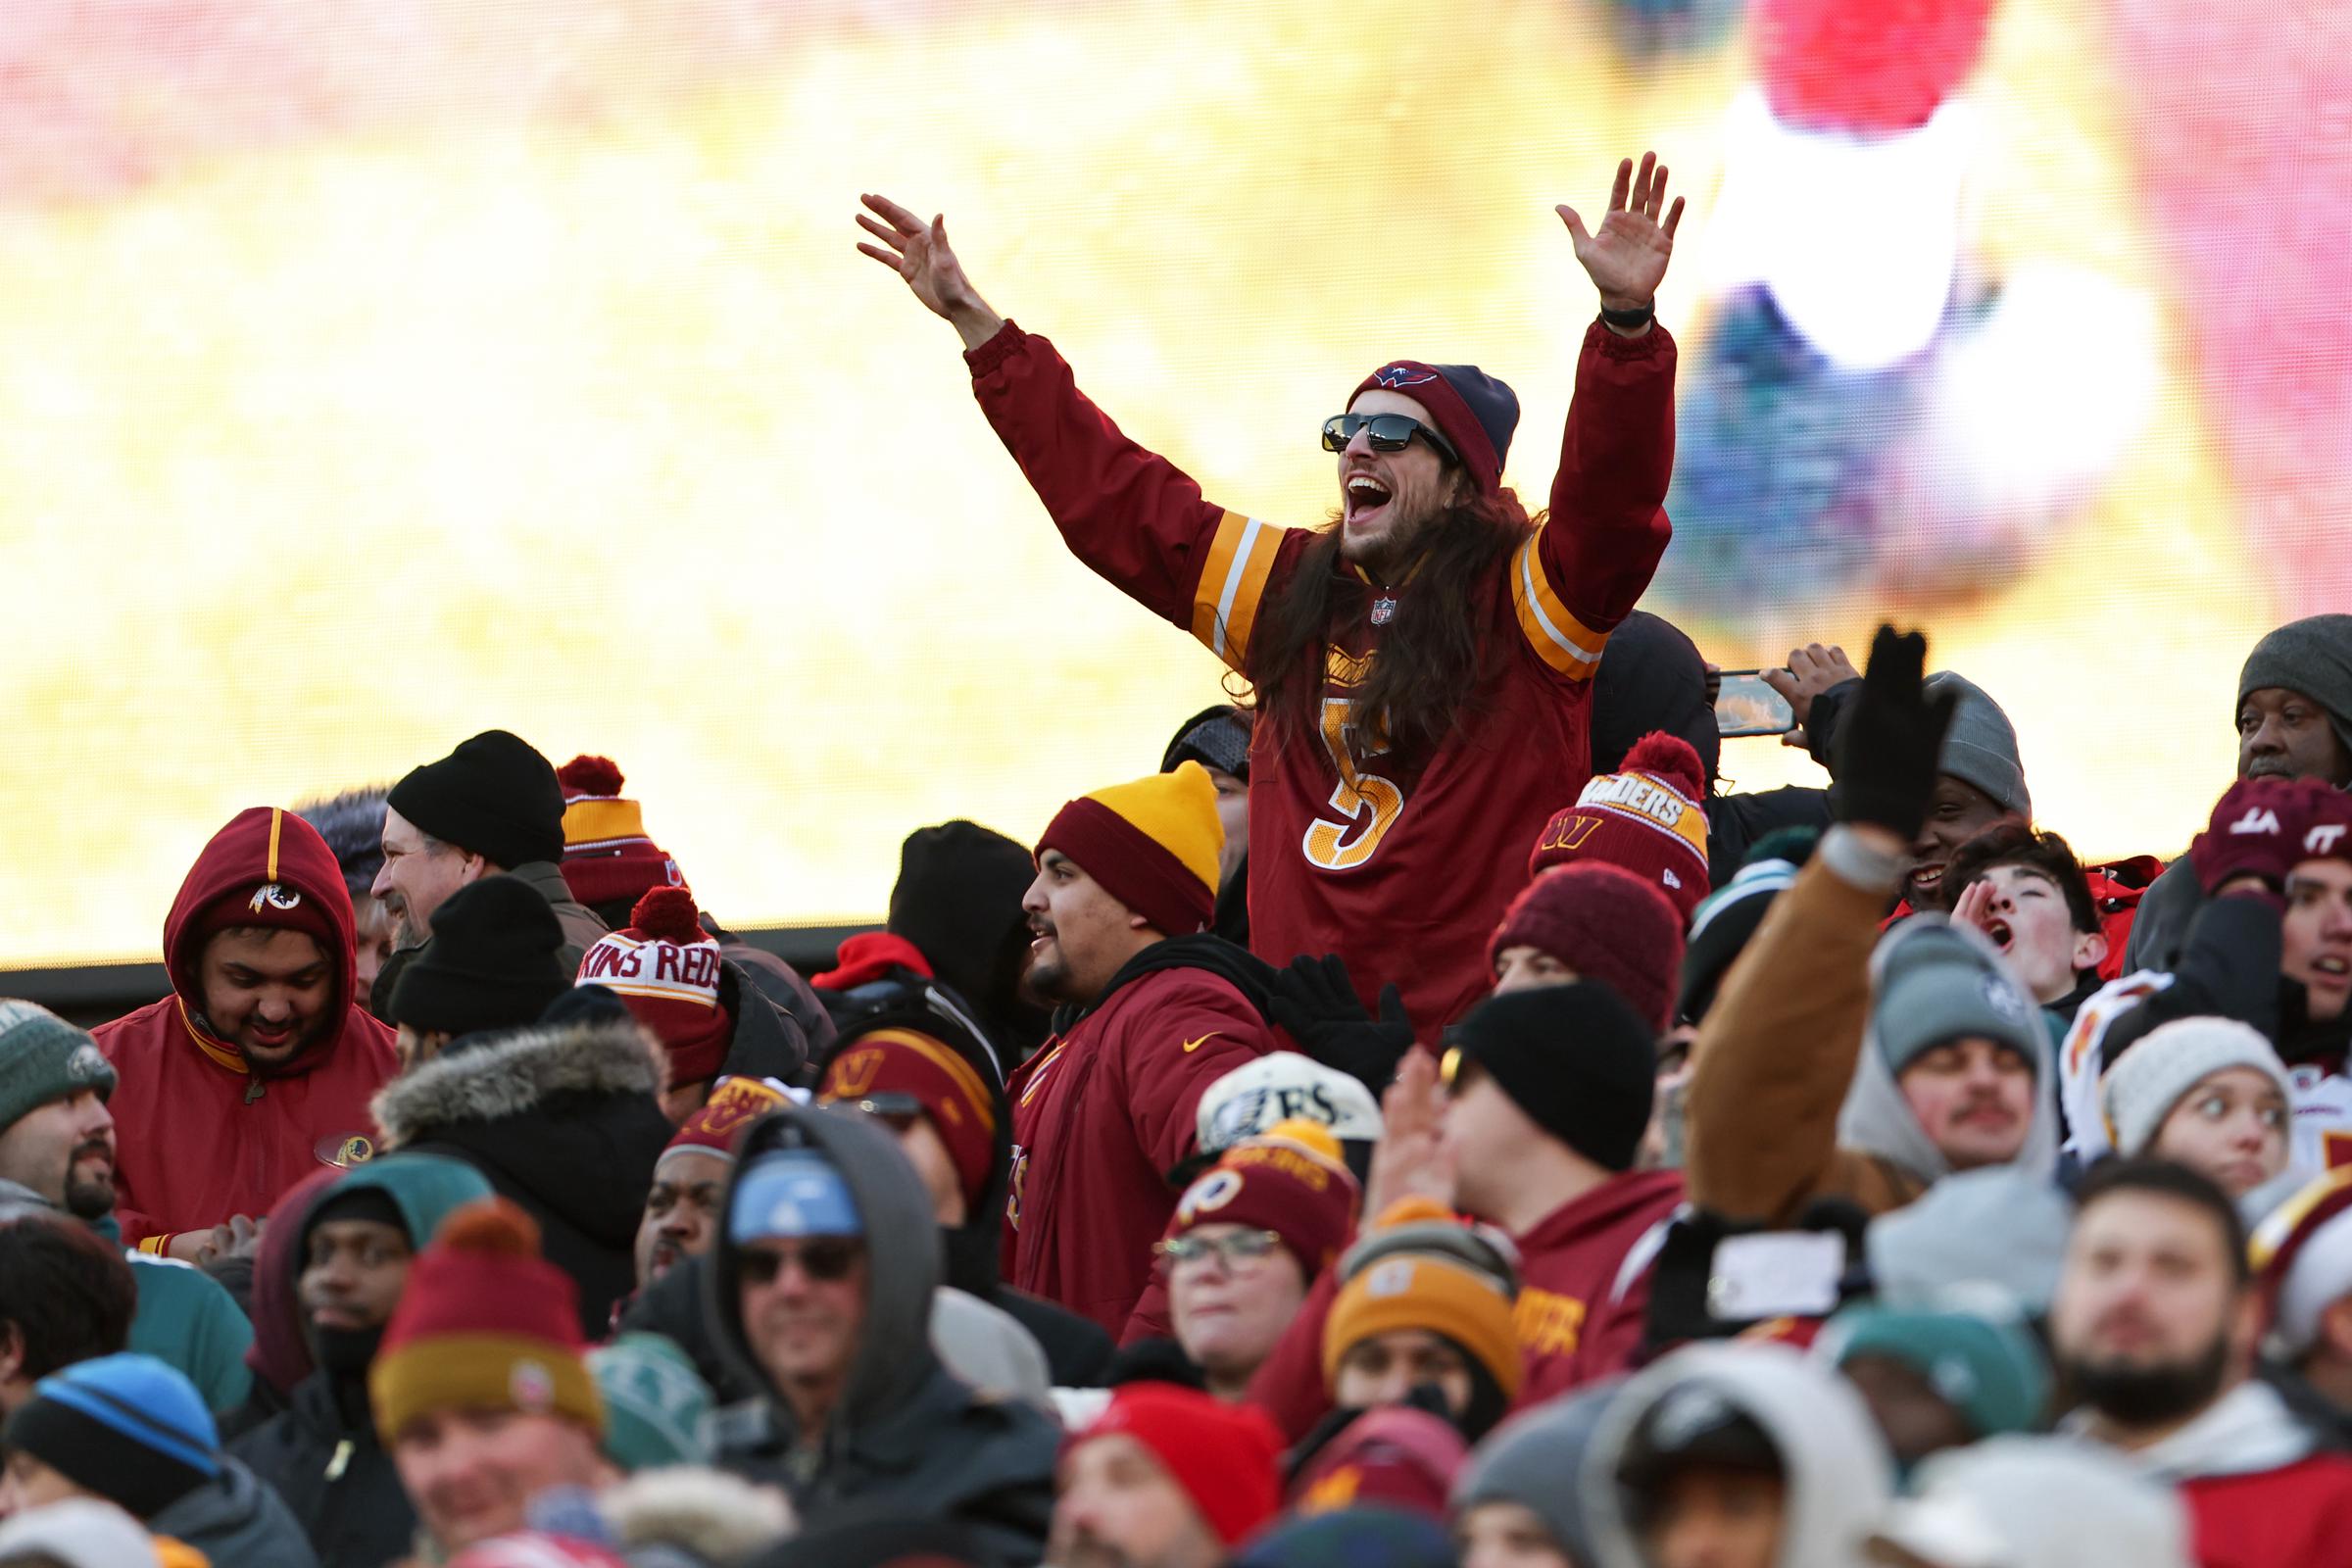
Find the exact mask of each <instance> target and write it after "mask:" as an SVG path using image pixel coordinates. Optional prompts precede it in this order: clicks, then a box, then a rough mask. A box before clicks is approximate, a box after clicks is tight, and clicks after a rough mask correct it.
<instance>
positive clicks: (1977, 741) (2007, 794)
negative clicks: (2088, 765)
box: [1922, 669, 2034, 818]
mask: <svg viewBox="0 0 2352 1568" xmlns="http://www.w3.org/2000/svg"><path fill="white" fill-rule="evenodd" d="M1922 687H1923V689H1924V690H1925V691H1926V692H1927V694H1928V695H1929V696H1931V697H1933V696H1935V695H1936V693H1938V692H1957V693H1959V694H1960V705H1959V707H1958V708H1956V709H1954V710H1953V711H1952V727H1951V728H1950V729H1948V730H1946V731H1945V732H1944V736H1943V750H1942V752H1941V753H1940V754H1938V755H1937V757H1936V771H1937V772H1938V773H1949V774H1950V775H1951V776H1952V777H1954V778H1956V779H1958V780H1959V781H1960V782H1961V783H1963V784H1973V785H1975V786H1976V787H1977V788H1978V789H1981V790H1983V791H1984V792H1985V794H1986V795H1988V796H1990V797H1991V798H1992V802H1993V804H1994V805H1996V806H1998V807H1999V808H2000V809H2002V810H2004V811H2011V812H2014V813H2016V814H2017V815H2019V816H2023V817H2028V818H2031V817H2032V816H2033V814H2034V797H2033V796H2031V795H2029V794H2027V793H2026V764H2025V761H2024V760H2023V759H2022V758H2021V757H2020V756H2019V754H2018V750H2017V730H2016V728H2015V727H2014V726H2013V725H2011V724H2010V722H2009V715H2008V714H2007V713H2005V712H2003V711H2001V705H2000V704H1998V703H1996V702H1994V701H1993V700H1992V699H1991V698H1989V697H1987V696H1985V689H1984V688H1983V687H1981V686H1979V685H1978V684H1977V683H1976V682H1974V681H1972V680H1970V679H1969V678H1968V677H1967V676H1965V675H1956V674H1954V673H1952V672H1951V671H1950V670H1948V669H1944V670H1938V671H1936V673H1935V674H1933V675H1930V676H1929V677H1928V678H1927V680H1926V681H1925V682H1923V683H1922Z"/></svg>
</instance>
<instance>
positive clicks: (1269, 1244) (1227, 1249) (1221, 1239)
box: [1152, 1231, 1282, 1269]
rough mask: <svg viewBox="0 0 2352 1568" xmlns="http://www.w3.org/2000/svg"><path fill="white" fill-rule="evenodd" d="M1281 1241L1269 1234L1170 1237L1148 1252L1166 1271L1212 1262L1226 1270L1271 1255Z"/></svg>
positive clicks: (1248, 1233) (1237, 1232)
mask: <svg viewBox="0 0 2352 1568" xmlns="http://www.w3.org/2000/svg"><path fill="white" fill-rule="evenodd" d="M1281 1245H1282V1238H1281V1237H1279V1236H1277V1235H1275V1234H1274V1233H1273V1232H1272V1231H1232V1232H1229V1233H1227V1234H1226V1235H1223V1236H1171V1237H1169V1238H1168V1239H1167V1240H1166V1241H1164V1242H1161V1243H1159V1244H1157V1245H1156V1246H1154V1247H1153V1248H1152V1251H1153V1252H1155V1253H1157V1254H1158V1256H1159V1260H1160V1261H1161V1262H1162V1263H1164V1264H1165V1265H1167V1266H1168V1267H1169V1268H1174V1267H1176V1266H1177V1265H1178V1264H1181V1263H1191V1262H1195V1261H1201V1260H1205V1259H1207V1258H1211V1257H1213V1258H1215V1259H1216V1260H1217V1261H1218V1262H1219V1263H1221V1264H1223V1265H1224V1266H1225V1267H1226V1268H1229V1269H1236V1268H1240V1267H1241V1266H1242V1265H1243V1264H1244V1263H1250V1262H1254V1261H1256V1260H1257V1259H1258V1258H1261V1257H1265V1256H1267V1255H1269V1254H1270V1253H1272V1252H1273V1250H1274V1249H1276V1248H1277V1247H1280V1246H1281Z"/></svg>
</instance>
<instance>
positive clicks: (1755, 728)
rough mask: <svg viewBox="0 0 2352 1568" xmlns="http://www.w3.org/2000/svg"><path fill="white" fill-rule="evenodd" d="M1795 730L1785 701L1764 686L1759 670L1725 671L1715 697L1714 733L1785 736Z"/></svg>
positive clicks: (1732, 735)
mask: <svg viewBox="0 0 2352 1568" xmlns="http://www.w3.org/2000/svg"><path fill="white" fill-rule="evenodd" d="M1794 728H1796V713H1795V711H1793V710H1791V709H1790V708H1789V699H1788V698H1786V697H1783V696H1782V695H1781V694H1780V693H1779V692H1776V691H1774V690H1773V689H1772V688H1771V687H1770V686H1767V685H1765V684H1764V672H1763V671H1762V670H1760V669H1727V670H1725V671H1724V672H1723V684H1722V686H1721V688H1720V689H1719V690H1718V691H1717V692H1716V694H1715V730H1716V733H1717V734H1719V735H1722V736H1724V737H1726V738H1727V739H1728V738H1730V737H1734V736H1740V735H1786V734H1788V733H1789V731H1790V730H1792V729H1794Z"/></svg>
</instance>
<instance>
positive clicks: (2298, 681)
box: [2237, 615, 2352, 754]
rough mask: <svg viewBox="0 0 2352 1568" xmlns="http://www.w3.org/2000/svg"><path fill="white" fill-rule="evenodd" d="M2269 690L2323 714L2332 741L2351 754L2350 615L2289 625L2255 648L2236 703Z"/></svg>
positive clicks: (2240, 674) (2313, 617)
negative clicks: (2302, 699)
mask: <svg viewBox="0 0 2352 1568" xmlns="http://www.w3.org/2000/svg"><path fill="white" fill-rule="evenodd" d="M2274 687H2276V688H2278V689H2280V690H2283V691H2290V692H2301V693H2302V694H2303V695H2304V696H2306V697H2308V698H2310V699H2311V700H2312V701H2313V702H2315V703H2317V704H2319V705H2320V706H2321V707H2322V708H2324V709H2326V710H2327V722H2328V723H2329V724H2330V725H2331V726H2332V727H2333V728H2334V730H2335V738H2336V739H2337V740H2338V741H2340V742H2341V743H2342V744H2343V748H2344V750H2345V752H2346V753H2348V754H2352V615H2311V616H2307V617H2306V618H2304V619H2302V620H2290V621H2288V622H2287V623H2286V624H2285V625H2283V626H2281V627H2279V628H2278V630H2277V631H2275V632H2272V633H2271V634H2270V635H2269V636H2268V637H2265V638H2264V639H2263V640H2262V641H2260V642H2258V643H2256V644H2255V645H2254V651H2253V652H2252V653H2250V654H2248V655H2247V656H2246V667H2245V668H2244V669H2242V670H2240V671H2239V672H2238V676H2237V700H2238V701H2239V702H2240V703H2243V702H2244V701H2245V700H2246V694H2247V693H2248V692H2258V691H2264V690H2267V689H2270V688H2274Z"/></svg>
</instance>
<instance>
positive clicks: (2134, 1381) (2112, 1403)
mask: <svg viewBox="0 0 2352 1568" xmlns="http://www.w3.org/2000/svg"><path fill="white" fill-rule="evenodd" d="M2065 1372H2066V1382H2067V1387H2068V1388H2069V1389H2070V1390H2072V1391H2073V1394H2074V1397H2075V1399H2076V1401H2077V1402H2078V1403H2081V1404H2086V1405H2088V1406H2090V1407H2091V1408H2092V1409H2094V1410H2096V1411H2098V1412H2099V1414H2101V1415H2103V1416H2106V1417H2107V1418H2108V1419H2109V1420H2111V1421H2116V1422H2120V1423H2122V1424H2123V1425H2125V1426H2133V1427H2145V1426H2157V1425H2161V1424H2162V1423H2165V1422H2168V1421H2178V1420H2180V1419H2181V1418H2182V1417H2183V1416H2188V1415H2193V1414H2195V1413H2196V1412H2197V1411H2199V1410H2201V1409H2203V1408H2204V1407H2205V1406H2206V1405H2208V1404H2211V1403H2212V1402H2213V1401H2214V1399H2215V1397H2217V1396H2219V1395H2220V1394H2221V1392H2222V1381H2223V1379H2224V1378H2226V1377H2227V1376H2228V1375H2229V1341H2228V1340H2226V1339H2216V1340H2215V1341H2214V1342H2213V1347H2212V1348H2211V1349H2209V1350H2207V1351H2206V1352H2205V1353H2204V1354H2203V1355H2201V1356H2199V1357H2198V1358H2197V1359H2196V1360H2194V1361H2188V1362H2176V1363H2174V1364H2172V1365H2169V1366H2116V1365H2112V1364H2102V1363H2099V1362H2094V1361H2080V1360H2073V1359H2069V1360H2068V1361H2067V1362H2066V1364H2065Z"/></svg>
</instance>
